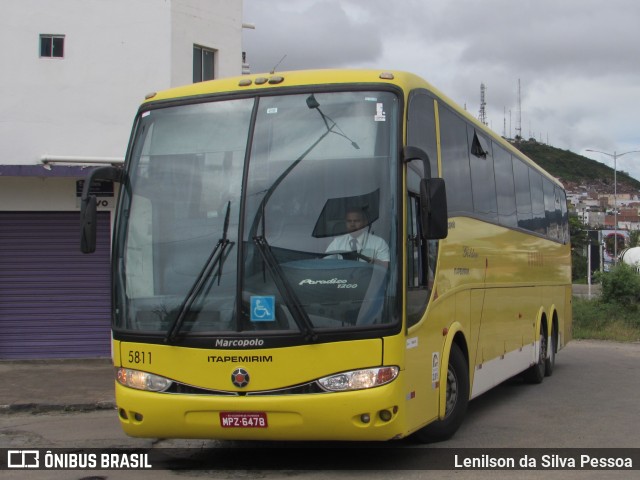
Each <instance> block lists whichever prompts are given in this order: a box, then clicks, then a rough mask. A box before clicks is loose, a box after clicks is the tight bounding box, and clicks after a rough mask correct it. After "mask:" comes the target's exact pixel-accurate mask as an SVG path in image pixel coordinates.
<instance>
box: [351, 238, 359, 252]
mask: <svg viewBox="0 0 640 480" xmlns="http://www.w3.org/2000/svg"><path fill="white" fill-rule="evenodd" d="M349 247H351V251H352V252H356V251H358V241H357V240H356V239H355V238H352V239H351V241H350V242H349Z"/></svg>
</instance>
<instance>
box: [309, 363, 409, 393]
mask: <svg viewBox="0 0 640 480" xmlns="http://www.w3.org/2000/svg"><path fill="white" fill-rule="evenodd" d="M398 371H399V368H398V367H378V368H366V369H364V370H353V371H351V372H342V373H337V374H335V375H331V376H329V377H324V378H321V379H319V380H318V383H319V384H320V386H321V387H322V388H323V389H325V390H328V391H330V392H344V391H348V390H362V389H365V388H373V387H379V386H380V385H384V384H386V383H389V382H392V381H393V380H394V379H395V378H396V377H397V376H398Z"/></svg>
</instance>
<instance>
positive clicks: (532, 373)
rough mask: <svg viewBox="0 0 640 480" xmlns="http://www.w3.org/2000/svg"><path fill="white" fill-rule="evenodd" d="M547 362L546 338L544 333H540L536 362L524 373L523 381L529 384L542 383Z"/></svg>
mask: <svg viewBox="0 0 640 480" xmlns="http://www.w3.org/2000/svg"><path fill="white" fill-rule="evenodd" d="M546 361H547V337H546V335H545V333H544V331H542V332H540V349H539V353H538V361H537V362H536V364H535V365H532V366H530V367H529V368H528V369H527V370H525V372H524V381H525V382H527V383H531V384H538V383H542V380H544V375H545V370H546V368H545V365H546Z"/></svg>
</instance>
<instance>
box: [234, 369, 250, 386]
mask: <svg viewBox="0 0 640 480" xmlns="http://www.w3.org/2000/svg"><path fill="white" fill-rule="evenodd" d="M231 383H233V384H234V385H235V386H236V387H238V388H242V387H246V386H247V385H248V384H249V372H247V371H246V370H245V369H244V368H236V369H235V370H234V371H233V373H232V374H231Z"/></svg>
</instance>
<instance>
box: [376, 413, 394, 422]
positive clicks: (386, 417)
mask: <svg viewBox="0 0 640 480" xmlns="http://www.w3.org/2000/svg"><path fill="white" fill-rule="evenodd" d="M378 416H379V417H380V420H382V421H383V422H388V421H389V420H391V417H392V416H393V415H391V412H390V411H389V410H380V412H378Z"/></svg>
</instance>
